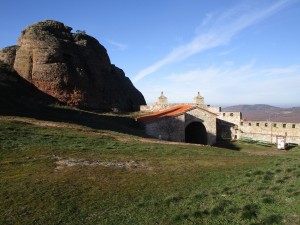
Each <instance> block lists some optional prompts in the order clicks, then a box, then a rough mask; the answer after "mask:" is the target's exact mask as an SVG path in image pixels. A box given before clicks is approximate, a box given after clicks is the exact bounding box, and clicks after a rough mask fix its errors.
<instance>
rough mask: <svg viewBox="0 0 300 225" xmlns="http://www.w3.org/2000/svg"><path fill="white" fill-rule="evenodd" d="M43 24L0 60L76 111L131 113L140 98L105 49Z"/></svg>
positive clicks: (2, 53) (66, 30) (52, 24)
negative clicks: (94, 110) (81, 109)
mask: <svg viewBox="0 0 300 225" xmlns="http://www.w3.org/2000/svg"><path fill="white" fill-rule="evenodd" d="M71 30H72V28H70V27H68V26H65V25H64V24H63V23H60V22H57V21H52V20H46V21H43V22H38V23H36V24H33V25H32V26H29V27H27V28H26V29H25V30H23V31H22V35H21V36H20V37H19V40H18V45H17V46H11V47H8V48H4V49H2V51H0V60H1V61H3V62H4V63H6V64H7V65H9V66H11V67H12V68H13V69H14V70H15V71H16V72H17V73H18V74H19V75H20V76H22V77H23V78H25V79H26V80H27V81H29V82H30V83H32V84H33V85H35V86H36V87H37V88H38V89H39V90H41V91H43V92H45V93H47V94H49V95H51V96H53V97H55V98H56V99H58V100H59V101H60V102H63V103H66V104H67V105H70V106H76V107H80V108H88V109H99V110H111V109H117V110H121V111H136V110H139V106H140V105H144V104H145V99H144V97H143V95H142V94H141V93H140V92H139V91H138V90H137V89H136V88H135V87H134V86H133V84H132V83H131V81H130V80H129V79H128V78H127V77H126V76H125V74H124V72H123V71H122V70H121V69H119V68H118V67H116V66H114V65H112V64H111V62H110V59H109V56H108V54H107V52H106V49H105V48H104V47H103V46H102V45H101V44H100V43H99V42H98V41H97V40H96V39H95V38H93V37H91V36H89V35H86V34H85V32H77V33H72V32H71Z"/></svg>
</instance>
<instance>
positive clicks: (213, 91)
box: [165, 60, 300, 104]
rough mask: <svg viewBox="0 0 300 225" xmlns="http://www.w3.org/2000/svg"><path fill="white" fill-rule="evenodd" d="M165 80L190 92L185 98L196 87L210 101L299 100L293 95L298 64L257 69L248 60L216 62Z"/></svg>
mask: <svg viewBox="0 0 300 225" xmlns="http://www.w3.org/2000/svg"><path fill="white" fill-rule="evenodd" d="M165 79H167V80H168V83H169V84H170V86H172V87H173V88H174V89H180V90H181V91H182V92H186V93H187V92H190V93H189V94H187V96H188V95H190V96H189V99H192V95H194V94H195V93H194V92H195V91H196V90H200V91H201V93H203V94H204V97H205V96H208V97H209V100H210V103H214V104H216V103H217V104H218V103H221V102H222V103H223V104H238V103H240V104H241V103H249V104H252V103H268V104H271V103H273V104H276V102H286V103H290V104H299V103H300V102H299V100H298V99H297V98H296V96H299V95H300V90H299V88H298V84H299V83H300V65H289V66H285V67H271V68H262V69H257V68H256V67H255V60H252V61H251V62H249V63H247V64H245V65H242V66H236V65H230V66H228V65H224V64H220V65H217V66H210V67H208V68H205V69H196V70H192V71H188V72H185V73H178V74H172V75H170V76H168V77H166V78H165ZM287 87H288V88H287ZM189 99H180V101H186V100H187V101H188V100H189Z"/></svg>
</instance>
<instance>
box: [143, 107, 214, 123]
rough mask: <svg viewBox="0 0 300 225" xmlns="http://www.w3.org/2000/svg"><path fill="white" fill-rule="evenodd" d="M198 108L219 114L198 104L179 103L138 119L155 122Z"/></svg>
mask: <svg viewBox="0 0 300 225" xmlns="http://www.w3.org/2000/svg"><path fill="white" fill-rule="evenodd" d="M197 108H198V109H200V110H203V111H206V112H208V113H211V114H213V115H214V116H217V114H215V113H212V112H210V111H208V110H206V109H203V108H201V107H198V106H194V105H177V106H174V107H172V108H169V109H165V110H162V111H159V112H155V113H150V114H147V115H144V116H141V117H138V118H137V121H139V122H142V123H151V122H154V121H156V120H160V119H163V118H167V117H175V116H179V115H182V114H184V113H186V112H188V111H191V110H193V109H197Z"/></svg>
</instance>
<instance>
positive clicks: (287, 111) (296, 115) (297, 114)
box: [222, 104, 300, 123]
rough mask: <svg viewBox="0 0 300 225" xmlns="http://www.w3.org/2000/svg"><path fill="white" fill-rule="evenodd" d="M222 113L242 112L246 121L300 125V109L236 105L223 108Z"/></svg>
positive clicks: (261, 105) (263, 105) (262, 105)
mask: <svg viewBox="0 0 300 225" xmlns="http://www.w3.org/2000/svg"><path fill="white" fill-rule="evenodd" d="M222 111H223V112H242V116H243V119H244V120H257V121H266V120H270V121H277V122H289V123H300V107H292V108H280V107H275V106H270V105H265V104H255V105H235V106H230V107H226V108H223V109H222Z"/></svg>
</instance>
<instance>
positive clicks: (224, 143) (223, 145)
mask: <svg viewBox="0 0 300 225" xmlns="http://www.w3.org/2000/svg"><path fill="white" fill-rule="evenodd" d="M214 146H216V147H219V148H225V149H230V150H234V151H240V150H241V148H240V147H238V146H237V145H235V143H234V142H232V141H227V140H218V141H217V143H216V144H215V145H214Z"/></svg>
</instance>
